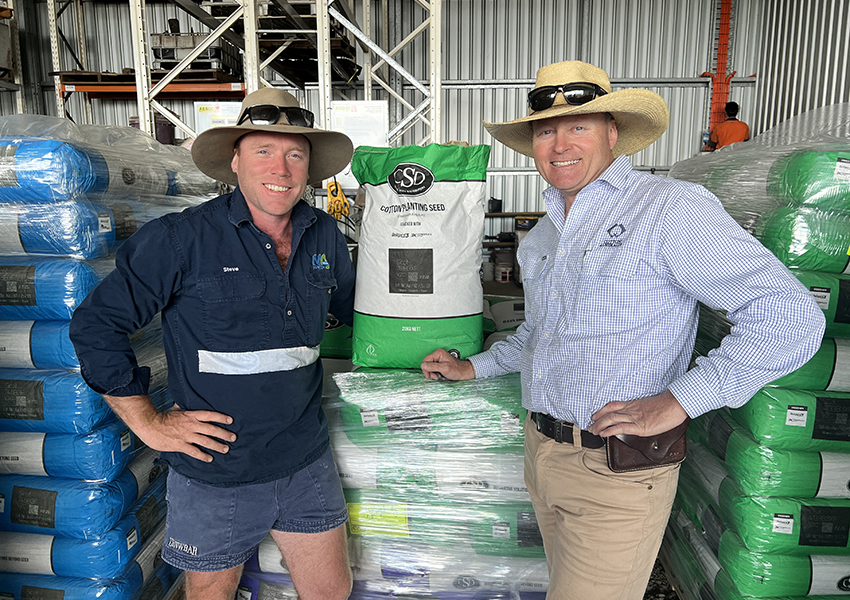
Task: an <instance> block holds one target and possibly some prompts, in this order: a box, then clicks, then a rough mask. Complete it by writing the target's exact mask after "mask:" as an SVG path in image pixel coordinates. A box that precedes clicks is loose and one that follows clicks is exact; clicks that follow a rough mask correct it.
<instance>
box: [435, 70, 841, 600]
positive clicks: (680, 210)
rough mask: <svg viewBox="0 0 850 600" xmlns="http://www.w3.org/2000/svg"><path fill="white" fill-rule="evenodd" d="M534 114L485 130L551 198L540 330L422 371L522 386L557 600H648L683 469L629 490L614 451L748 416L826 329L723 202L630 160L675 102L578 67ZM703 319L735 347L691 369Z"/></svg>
mask: <svg viewBox="0 0 850 600" xmlns="http://www.w3.org/2000/svg"><path fill="white" fill-rule="evenodd" d="M528 102H529V113H528V116H526V117H522V118H520V119H516V120H514V121H511V122H508V123H485V127H486V128H487V130H488V131H489V132H490V133H491V134H492V135H493V136H494V137H495V138H496V139H497V140H499V141H501V142H502V143H503V144H505V145H506V146H508V147H510V148H512V149H513V150H516V151H517V152H519V153H521V154H525V155H526V156H531V157H533V158H534V162H535V165H536V166H537V170H538V171H539V172H540V174H541V175H542V176H543V179H544V180H546V182H547V183H549V184H550V186H551V187H549V188H548V189H547V190H546V191H544V193H543V197H544V200H545V203H546V208H547V213H548V214H547V216H546V217H544V218H543V219H541V220H540V222H539V223H538V224H537V226H536V227H535V228H534V229H532V230H531V231H530V232H529V234H528V235H527V236H526V237H525V238H524V239H523V241H522V244H521V245H520V247H519V249H518V259H519V263H520V266H521V270H522V278H523V286H524V289H525V297H526V304H525V307H526V311H525V313H526V314H525V316H526V321H525V322H524V324H523V325H522V326H521V327H520V328H519V329H518V330H517V332H516V334H515V335H513V336H511V337H509V338H508V339H507V340H506V341H504V342H500V343H497V344H494V345H493V347H492V348H491V349H490V350H488V351H486V352H483V353H481V354H477V355H475V356H472V357H470V358H469V359H468V360H463V361H461V360H457V359H455V358H454V357H452V356H451V355H449V354H448V353H447V352H446V351H445V350H443V349H438V350H436V351H435V352H433V353H431V354H430V355H428V356H427V357H425V358H424V359H423V363H422V371H423V373H424V374H425V376H426V377H428V378H431V379H439V378H440V377H441V376H442V377H445V378H448V379H454V380H458V379H472V378H475V377H494V376H497V375H502V374H504V373H509V372H515V371H520V373H521V376H522V403H523V406H524V407H525V408H526V409H527V410H528V411H529V418H528V420H527V421H526V423H525V426H524V427H525V481H526V484H527V486H528V489H529V493H530V494H531V498H532V501H533V503H534V510H535V513H536V515H537V520H538V524H539V526H540V530H541V533H542V535H543V543H544V548H545V551H546V558H547V561H548V565H549V575H550V585H549V593H548V595H547V598H549V599H557V600H593V599H596V598H598V599H605V600H611V599H622V600H629V599H640V598H643V595H644V591H645V589H646V583H647V581H648V579H649V574H650V572H651V570H652V566H653V564H654V561H655V557H656V554H657V551H658V548H659V546H660V544H661V538H662V536H663V533H664V528H665V526H666V523H667V519H668V517H669V514H670V508H671V505H672V502H673V498H674V496H675V493H676V485H677V482H678V468H679V467H678V465H672V466H663V467H656V468H651V469H647V470H641V471H634V472H627V473H615V472H613V471H611V469H610V468H609V466H608V462H607V459H606V451H605V447H604V438H607V437H609V436H615V435H619V434H631V435H637V436H642V437H647V436H654V435H658V434H662V433H664V432H667V431H669V430H671V429H673V428H675V427H677V426H679V425H681V424H682V423H684V421H685V420H686V419H687V418H688V417H689V416H690V417H696V416H698V415H700V414H703V413H705V412H707V411H709V410H712V409H716V408H720V407H722V406H730V407H738V406H741V405H743V404H744V403H746V402H747V400H749V399H750V397H752V395H753V394H754V393H755V392H756V391H757V390H758V389H759V388H760V387H762V386H764V385H766V384H768V383H770V382H771V381H773V380H775V379H777V378H778V377H781V376H782V375H785V374H786V373H789V372H791V371H793V370H794V369H797V368H799V367H800V366H801V365H803V364H804V363H805V362H806V361H807V360H808V359H809V358H810V357H811V356H812V355H813V354H814V353H815V352H816V351H817V349H818V347H819V346H820V341H821V338H822V335H823V330H824V321H825V319H824V316H823V313H822V312H821V310H820V309H819V308H818V306H817V304H816V303H815V301H814V300H813V299H812V297H811V295H810V294H809V292H808V291H807V290H806V289H805V288H804V287H803V286H802V285H801V284H800V283H799V282H798V281H797V280H796V279H795V278H794V276H793V275H791V274H790V272H789V271H788V270H787V269H786V268H785V267H784V266H783V265H782V264H781V263H780V262H779V261H778V260H777V259H776V258H775V257H774V256H773V255H772V254H771V253H770V252H769V251H768V250H767V249H765V248H764V247H763V246H762V245H761V244H760V243H759V242H758V241H756V240H755V239H754V238H753V237H751V236H750V235H749V234H748V233H746V232H745V231H744V230H743V229H742V228H741V227H740V226H738V225H737V223H735V222H734V221H733V220H732V218H731V217H729V215H728V214H727V213H726V212H725V211H724V210H723V207H722V206H721V204H720V202H719V201H718V199H717V198H716V197H715V196H713V195H712V194H711V193H710V192H708V190H706V189H705V188H703V187H701V186H698V185H694V184H691V183H685V182H682V181H677V180H675V179H670V178H662V177H656V176H653V175H648V174H644V173H641V172H638V171H635V170H634V169H633V168H632V166H631V164H630V163H629V160H628V159H627V158H626V155H629V154H633V153H635V152H638V151H639V150H642V149H644V148H646V147H647V146H649V145H650V144H652V143H653V142H654V141H655V140H657V139H658V138H659V137H660V136H661V134H662V133H663V132H664V131H665V130H666V128H667V122H668V110H667V105H666V103H665V102H664V100H663V99H662V98H661V97H660V96H659V95H658V94H655V93H654V92H650V91H649V90H641V89H625V90H620V91H617V92H612V91H611V84H610V82H609V79H608V75H607V74H606V73H605V72H604V71H603V70H601V69H599V68H597V67H594V66H593V65H589V64H586V63H581V62H565V63H557V64H553V65H549V66H546V67H543V68H542V69H540V70H539V71H538V73H537V83H536V85H535V88H534V90H532V91H531V93H529V95H528ZM698 302H702V303H704V304H706V305H708V306H710V307H712V308H715V309H724V310H727V311H728V317H729V319H730V320H731V321H732V323H733V324H734V333H733V334H731V335H729V336H727V337H726V338H725V339H724V340H723V343H722V345H721V347H720V348H718V349H716V350H714V351H713V352H711V353H710V354H709V356H707V357H703V358H699V359H698V360H697V364H696V366H695V367H694V368H692V369H690V370H688V366H689V363H690V359H691V353H692V350H693V344H694V337H695V335H696V328H697V320H698V316H699V310H698ZM554 431H557V433H558V435H553V432H554ZM549 436H551V437H549ZM553 438H556V439H553Z"/></svg>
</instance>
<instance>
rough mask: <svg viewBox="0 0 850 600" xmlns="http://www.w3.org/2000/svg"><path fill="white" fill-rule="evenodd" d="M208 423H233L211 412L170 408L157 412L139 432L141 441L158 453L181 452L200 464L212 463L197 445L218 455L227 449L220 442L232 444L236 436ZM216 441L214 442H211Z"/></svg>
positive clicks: (224, 416) (210, 457)
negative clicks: (200, 461)
mask: <svg viewBox="0 0 850 600" xmlns="http://www.w3.org/2000/svg"><path fill="white" fill-rule="evenodd" d="M212 423H225V424H228V425H229V424H231V423H233V419H232V418H231V417H229V416H227V415H224V414H222V413H218V412H213V411H211V410H182V409H180V408H173V409H171V410H168V411H165V412H157V413H156V415H154V416H153V418H152V419H151V420H150V421H149V423H148V428H147V429H146V430H145V432H144V434H143V433H142V432H139V433H138V435H139V437H140V438H141V440H142V441H143V442H144V443H145V444H147V445H148V446H150V447H151V448H153V449H154V450H160V451H162V452H182V453H184V454H188V455H189V456H191V457H192V458H196V459H198V460H202V461H204V462H212V460H213V457H212V456H211V455H209V454H207V453H206V452H204V451H202V450H201V449H200V448H199V446H201V447H203V448H208V449H210V450H213V451H215V452H218V453H220V454H227V452H229V451H230V446H228V445H227V444H224V443H222V442H221V441H220V440H225V441H228V442H235V441H236V434H235V433H233V432H230V431H228V430H226V429H224V428H222V427H218V426H216V425H213V424H212ZM215 438H218V439H215Z"/></svg>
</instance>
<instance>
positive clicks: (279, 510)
mask: <svg viewBox="0 0 850 600" xmlns="http://www.w3.org/2000/svg"><path fill="white" fill-rule="evenodd" d="M166 498H167V500H168V513H167V516H166V529H165V542H164V543H163V546H162V558H163V559H164V560H165V562H167V563H168V564H170V565H172V566H174V567H177V568H178V569H183V570H184V571H195V572H209V571H224V570H226V569H230V568H233V567H236V566H239V565H241V564H242V563H244V562H245V561H246V560H248V559H249V558H251V556H252V555H253V554H254V551H255V550H256V548H257V546H259V544H260V542H261V541H262V540H263V538H264V537H266V535H267V534H268V533H269V531H270V530H272V529H275V530H277V531H286V532H290V533H321V532H324V531H330V530H331V529H336V528H337V527H339V526H340V525H342V524H344V523H345V521H346V519H347V518H348V510H347V508H346V505H345V497H344V496H343V494H342V485H341V484H340V482H339V474H338V472H337V468H336V465H335V464H334V459H333V454H332V453H331V450H330V448H329V449H328V450H327V452H325V453H324V454H323V455H322V456H321V457H319V459H318V460H316V461H315V462H313V463H312V464H310V465H308V466H307V467H304V468H303V469H301V470H300V471H298V472H296V473H294V474H292V475H290V476H289V477H284V478H282V479H277V480H275V481H269V482H267V483H258V484H252V485H243V486H238V487H215V486H210V485H205V484H203V483H199V482H197V481H195V480H194V479H189V478H188V477H184V476H183V475H180V474H179V473H177V472H175V471H174V470H173V469H171V470H169V472H168V489H167V493H166Z"/></svg>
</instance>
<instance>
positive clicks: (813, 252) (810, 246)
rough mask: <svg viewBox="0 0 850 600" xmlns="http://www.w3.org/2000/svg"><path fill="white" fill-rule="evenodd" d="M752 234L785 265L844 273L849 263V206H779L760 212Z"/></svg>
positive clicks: (793, 267)
mask: <svg viewBox="0 0 850 600" xmlns="http://www.w3.org/2000/svg"><path fill="white" fill-rule="evenodd" d="M753 235H754V236H755V237H756V239H758V240H759V241H760V242H761V243H762V244H764V246H765V247H766V248H767V249H768V250H770V251H771V252H773V254H775V255H776V257H777V258H778V259H779V260H780V261H782V264H784V265H785V266H786V267H788V268H789V269H805V270H808V271H823V272H825V273H844V272H845V271H846V270H847V268H848V264H850V256H848V249H850V207H848V212H842V213H839V212H834V211H825V210H820V209H818V208H814V209H812V208H808V207H804V208H799V207H791V206H782V207H780V208H777V209H775V210H772V211H770V212H767V213H765V214H763V215H762V216H761V217H760V218H759V221H758V223H757V225H756V229H755V231H754V232H753Z"/></svg>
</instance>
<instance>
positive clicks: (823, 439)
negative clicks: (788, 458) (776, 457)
mask: <svg viewBox="0 0 850 600" xmlns="http://www.w3.org/2000/svg"><path fill="white" fill-rule="evenodd" d="M729 414H730V415H731V417H732V418H733V419H734V420H735V421H737V422H738V423H740V424H741V425H743V426H744V428H745V429H746V430H747V431H749V432H750V434H752V436H753V437H754V438H755V439H756V440H757V441H758V442H759V443H760V444H765V445H767V446H770V447H771V448H783V449H786V450H804V451H807V452H841V453H845V454H847V453H850V392H814V391H807V390H789V389H785V388H780V387H773V386H768V387H764V388H762V389H760V390H759V391H758V392H756V394H755V395H754V396H753V397H752V398H750V400H749V401H748V402H747V403H746V404H745V405H744V406H742V407H740V408H735V409H732V410H730V411H729Z"/></svg>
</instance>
